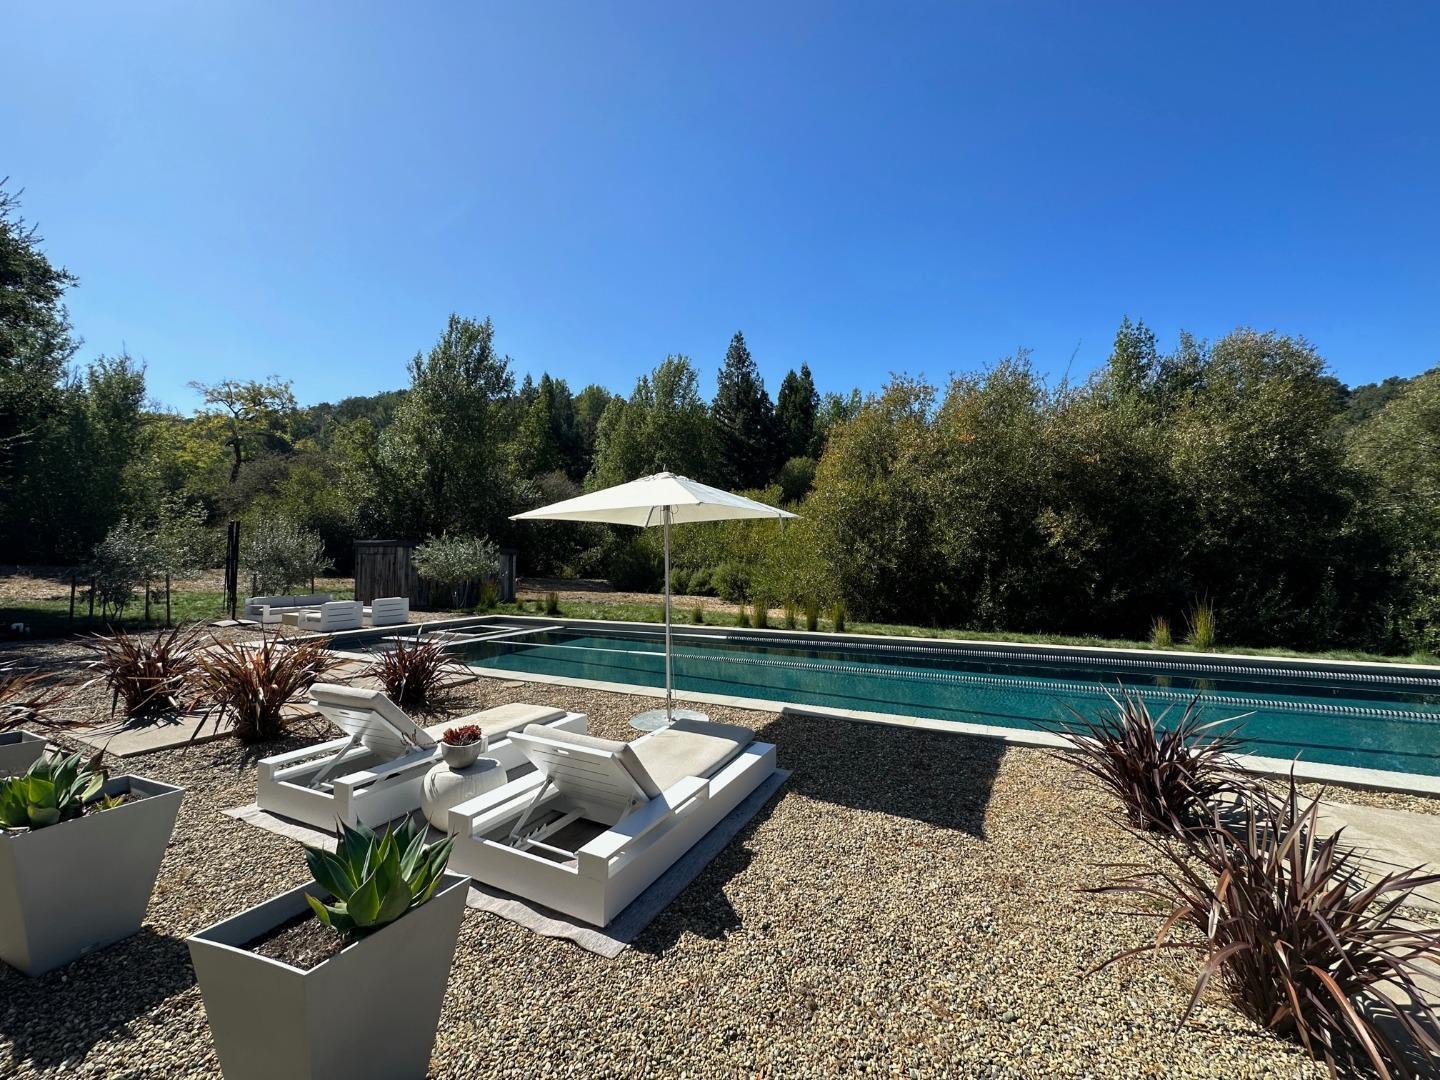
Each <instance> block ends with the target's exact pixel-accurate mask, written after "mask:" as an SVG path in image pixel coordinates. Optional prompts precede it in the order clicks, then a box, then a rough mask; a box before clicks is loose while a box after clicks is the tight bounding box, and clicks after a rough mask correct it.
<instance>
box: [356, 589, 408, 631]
mask: <svg viewBox="0 0 1440 1080" xmlns="http://www.w3.org/2000/svg"><path fill="white" fill-rule="evenodd" d="M364 614H365V618H367V619H369V620H370V625H371V626H404V625H405V624H406V623H408V622H409V621H410V599H409V597H405V596H377V597H376V598H375V599H374V600H372V601H370V603H369V605H368V606H367V607H365V608H364Z"/></svg>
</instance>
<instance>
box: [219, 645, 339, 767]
mask: <svg viewBox="0 0 1440 1080" xmlns="http://www.w3.org/2000/svg"><path fill="white" fill-rule="evenodd" d="M197 662H198V665H199V670H198V671H197V672H196V683H197V684H198V686H199V688H200V692H201V694H202V696H203V697H204V698H205V700H207V701H209V702H210V705H209V707H208V708H207V709H206V713H205V715H206V716H207V717H209V716H212V715H213V716H214V718H215V727H216V730H218V729H219V726H220V723H221V721H222V720H223V719H224V718H225V717H227V716H228V717H229V718H230V720H231V721H232V724H233V728H232V730H233V732H234V735H235V737H236V738H237V739H239V740H240V741H241V742H243V743H254V742H265V741H268V740H271V739H277V738H279V737H280V736H281V735H283V734H284V733H285V729H286V727H287V725H288V722H289V719H290V716H289V714H287V713H286V711H285V708H286V706H287V705H289V704H290V703H291V702H294V701H296V700H298V699H300V698H301V697H302V696H303V695H304V693H305V691H306V690H308V689H310V686H311V684H312V683H314V682H315V680H316V679H319V678H320V677H321V676H323V675H325V674H326V673H327V672H330V671H333V670H334V669H335V668H336V667H338V666H339V665H340V664H342V663H344V661H343V660H342V659H341V658H340V657H338V656H336V655H335V654H334V653H332V652H330V651H329V650H328V649H327V648H325V646H324V644H323V643H322V642H321V641H318V640H314V639H309V638H301V639H299V640H297V641H295V642H293V643H288V644H287V643H285V642H284V641H282V639H281V637H280V635H279V634H278V633H276V634H273V635H268V636H264V637H262V638H261V639H260V642H259V644H253V643H245V642H236V641H226V642H220V643H218V644H216V645H214V646H213V647H211V648H210V649H207V650H205V651H204V652H202V653H201V654H200V655H199V657H198V661H197ZM195 730H196V734H198V733H199V731H200V728H199V727H197V728H196V729H195Z"/></svg>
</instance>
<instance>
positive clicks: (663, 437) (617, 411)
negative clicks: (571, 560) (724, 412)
mask: <svg viewBox="0 0 1440 1080" xmlns="http://www.w3.org/2000/svg"><path fill="white" fill-rule="evenodd" d="M699 385H700V381H699V377H698V376H697V375H696V372H695V366H694V365H693V364H692V363H691V362H690V360H689V358H688V357H684V356H668V357H666V358H665V360H664V361H663V362H662V363H661V364H660V366H659V367H657V368H656V369H655V370H654V371H652V372H651V373H650V374H649V375H646V376H642V377H641V379H640V381H639V382H638V383H636V384H635V390H634V392H633V393H632V394H631V395H630V397H629V398H628V399H626V398H621V397H616V398H612V399H611V401H610V404H609V405H607V406H606V407H605V412H604V414H603V415H602V416H601V417H600V424H599V426H598V429H597V431H596V436H595V466H594V468H593V469H592V470H591V473H590V476H589V479H588V481H587V486H589V487H591V488H592V489H593V488H600V487H609V486H610V485H612V484H623V483H625V482H627V481H629V480H634V479H637V478H638V477H641V476H649V475H651V474H653V473H657V472H660V471H661V470H664V469H668V470H670V471H671V472H675V473H680V474H682V475H684V476H689V477H691V478H693V479H696V480H701V481H702V482H715V481H714V477H713V476H712V475H711V474H710V471H709V468H708V461H709V459H710V456H711V455H710V447H711V445H712V442H711V431H710V416H709V411H708V410H707V409H706V408H705V403H704V402H703V401H702V400H701V398H700V390H699Z"/></svg>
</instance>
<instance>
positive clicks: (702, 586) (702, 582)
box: [690, 566, 715, 596]
mask: <svg viewBox="0 0 1440 1080" xmlns="http://www.w3.org/2000/svg"><path fill="white" fill-rule="evenodd" d="M690 595H691V596H714V595H715V587H714V586H713V585H711V584H710V568H709V567H706V566H702V567H701V568H700V569H699V570H695V571H692V572H691V574H690Z"/></svg>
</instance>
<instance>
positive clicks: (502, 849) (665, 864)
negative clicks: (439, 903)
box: [449, 737, 775, 926]
mask: <svg viewBox="0 0 1440 1080" xmlns="http://www.w3.org/2000/svg"><path fill="white" fill-rule="evenodd" d="M512 741H525V742H527V743H533V742H534V740H528V739H524V738H523V737H522V740H512ZM551 745H560V744H551ZM563 750H564V753H565V755H566V756H567V757H570V758H572V759H573V760H574V761H575V765H576V767H577V768H578V769H585V768H587V767H588V766H591V765H593V766H595V767H596V771H597V773H601V774H605V775H607V776H613V777H615V778H616V779H615V781H614V782H613V783H607V784H605V785H602V786H608V787H610V788H611V793H609V794H607V793H606V792H604V791H602V790H596V791H594V792H593V795H594V796H595V798H596V800H597V803H598V805H596V806H595V807H594V808H593V810H594V811H595V814H596V819H598V820H604V818H603V817H599V815H603V814H608V813H610V812H611V811H615V810H618V812H619V814H620V815H622V816H620V817H619V821H618V823H617V824H615V825H613V826H611V827H610V828H609V829H608V830H607V831H605V832H603V833H601V834H600V835H599V836H596V837H595V838H594V839H593V840H591V841H590V842H589V843H587V844H585V845H584V846H582V847H580V848H579V849H578V850H577V851H575V853H574V854H573V856H570V857H568V858H563V861H557V858H556V857H557V853H558V849H555V848H550V847H548V846H547V845H546V843H545V840H546V838H547V837H548V836H549V835H551V834H552V833H554V832H556V831H558V830H559V829H561V828H563V827H564V826H565V825H566V824H569V822H570V821H572V820H574V818H575V817H576V816H577V814H578V813H581V808H580V807H577V806H576V804H575V800H574V799H573V798H567V797H566V796H565V795H563V794H562V793H561V792H560V791H559V790H558V789H556V788H555V787H554V786H553V785H552V784H551V783H550V781H549V779H548V778H547V777H546V776H545V775H544V774H543V773H542V772H540V771H536V772H532V773H528V774H526V775H525V776H522V777H520V778H519V779H517V780H513V781H511V782H510V783H508V784H506V785H505V786H504V787H502V788H497V789H496V790H494V791H492V792H489V793H488V794H485V795H481V796H480V797H479V798H476V799H472V800H470V801H469V802H465V803H461V804H460V805H459V806H457V807H455V808H454V809H452V810H451V811H450V823H449V831H450V833H451V835H453V836H454V837H455V848H454V850H453V851H452V852H451V854H450V869H452V870H454V871H456V872H458V873H462V874H469V875H470V876H471V877H473V878H475V879H477V880H479V881H483V882H485V883H486V884H489V885H493V886H495V887H496V888H500V889H504V890H506V891H507V892H512V893H515V894H516V895H518V896H523V897H526V898H527V899H530V900H533V901H535V902H536V903H539V904H543V905H544V906H546V907H548V908H552V909H554V910H555V911H559V912H563V913H564V914H566V915H570V916H572V917H573V918H576V919H580V920H582V921H584V922H587V923H590V924H591V925H594V926H605V925H606V924H608V923H609V922H610V921H611V920H612V919H614V918H615V916H616V915H618V914H620V912H621V911H623V910H624V909H625V907H626V905H628V904H629V903H630V902H631V901H632V900H634V899H635V898H636V897H637V896H639V895H640V894H641V893H642V892H644V891H645V890H646V889H647V888H649V886H650V885H651V883H652V882H654V881H655V879H656V878H658V877H659V876H660V875H661V874H663V873H664V872H665V871H666V870H668V869H669V868H670V867H671V866H672V865H674V863H675V861H676V860H677V859H679V858H680V856H682V855H683V854H685V852H687V851H689V850H690V848H692V847H693V846H694V845H695V844H696V843H697V842H698V841H699V840H700V839H701V837H703V836H704V835H705V834H706V833H708V832H709V831H710V830H711V829H713V828H714V827H715V826H716V825H718V824H719V823H720V821H721V819H722V818H724V817H725V815H726V814H728V813H730V811H731V810H733V809H735V807H736V806H738V805H739V804H740V803H741V802H742V801H743V800H744V798H745V797H746V796H747V795H749V794H750V793H751V792H752V791H754V790H755V789H756V788H757V787H759V786H760V785H761V784H762V783H764V781H765V779H766V778H767V777H768V776H769V775H770V774H771V773H773V772H774V771H775V746H774V744H772V743H762V742H752V743H751V744H750V745H749V746H747V747H745V748H744V749H743V750H741V751H740V753H739V754H737V755H736V756H735V757H733V758H731V759H730V761H728V762H727V763H726V764H725V765H724V766H723V767H721V768H720V769H719V770H718V771H717V772H716V773H715V774H714V775H713V776H711V777H709V778H708V779H707V778H704V777H698V776H687V777H685V778H683V779H681V780H678V781H676V782H675V783H674V784H672V785H671V786H670V787H669V788H668V789H666V790H665V791H664V792H662V793H661V794H660V795H659V796H658V797H656V798H654V799H648V800H646V799H644V797H643V794H641V795H640V797H639V799H635V797H634V795H635V792H638V791H639V788H638V785H635V784H634V781H633V779H632V778H631V777H629V775H628V774H627V773H625V771H624V769H623V766H619V763H618V762H616V761H615V758H614V756H613V755H612V754H610V753H608V752H607V751H603V750H593V749H590V748H587V747H578V746H573V745H568V744H567V745H564V747H563ZM531 756H534V755H533V749H531ZM537 764H538V763H537ZM611 766H615V767H616V768H611ZM619 777H623V778H624V780H625V781H629V783H630V785H631V786H632V787H633V788H634V791H631V790H627V789H626V788H625V786H624V784H623V782H621V781H620V780H619ZM637 803H638V805H636V804H637ZM627 805H632V806H634V807H635V808H634V809H631V810H629V812H625V809H624V808H625V807H626V806H627ZM547 810H560V811H563V815H562V817H561V818H560V820H558V821H556V822H554V823H553V824H552V825H551V826H549V827H547V828H545V829H542V830H540V831H539V832H533V833H531V834H530V836H529V837H528V838H527V839H526V840H525V841H522V842H521V844H520V846H512V843H511V842H507V841H508V840H509V834H510V833H511V832H512V830H515V829H516V828H517V827H518V826H519V824H520V823H521V821H522V819H524V818H527V817H529V818H530V819H532V820H533V819H534V818H535V817H537V816H538V815H540V814H543V813H545V812H546V811H547ZM581 816H588V815H583V814H581ZM527 848H529V849H530V850H526V849H527ZM545 853H548V854H549V856H550V857H547V855H546V854H545ZM558 854H559V855H560V856H561V857H563V856H566V855H569V853H568V852H564V853H558Z"/></svg>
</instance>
